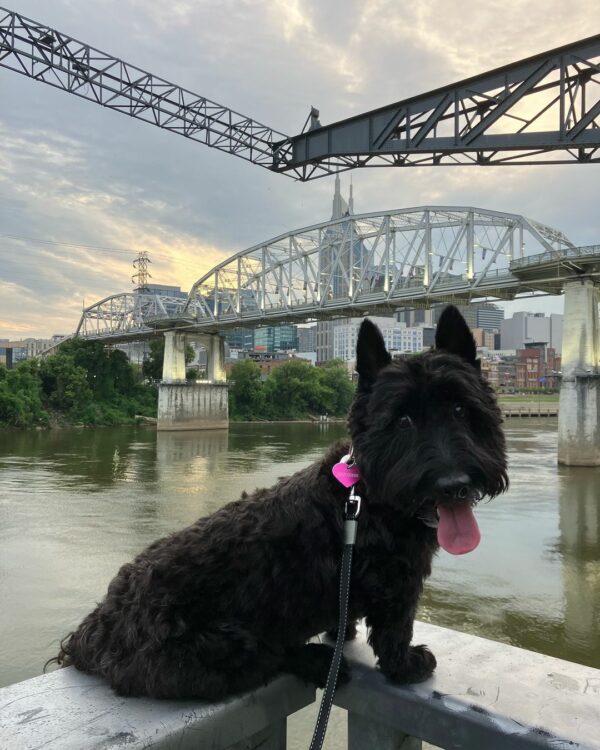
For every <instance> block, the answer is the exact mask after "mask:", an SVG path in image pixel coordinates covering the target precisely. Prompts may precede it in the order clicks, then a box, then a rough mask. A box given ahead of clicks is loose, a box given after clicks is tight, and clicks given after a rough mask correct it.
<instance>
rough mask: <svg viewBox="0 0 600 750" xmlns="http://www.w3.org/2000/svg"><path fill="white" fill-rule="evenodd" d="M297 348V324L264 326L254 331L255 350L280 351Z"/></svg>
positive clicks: (265, 351)
mask: <svg viewBox="0 0 600 750" xmlns="http://www.w3.org/2000/svg"><path fill="white" fill-rule="evenodd" d="M291 349H296V350H297V349H298V326H291V325H280V326H265V327H264V328H257V329H256V330H255V331H254V351H255V352H264V353H271V352H282V351H290V350H291Z"/></svg>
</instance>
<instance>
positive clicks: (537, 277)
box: [76, 206, 595, 341]
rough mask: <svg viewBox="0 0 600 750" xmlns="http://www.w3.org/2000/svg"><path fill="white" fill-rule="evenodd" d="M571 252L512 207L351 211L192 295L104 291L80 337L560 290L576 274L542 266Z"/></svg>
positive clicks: (287, 238)
mask: <svg viewBox="0 0 600 750" xmlns="http://www.w3.org/2000/svg"><path fill="white" fill-rule="evenodd" d="M576 255H577V249H576V248H574V246H573V244H572V243H571V242H570V241H569V240H568V239H567V238H566V237H565V236H564V235H563V234H562V232H559V231H558V230H556V229H552V228H551V227H547V226H545V225H543V224H539V223H537V222H535V221H532V220H530V219H526V218H524V217H523V216H518V215H516V214H507V213H500V212H495V211H488V210H484V209H478V208H472V207H460V206H451V207H448V206H422V207H419V208H409V209H402V210H397V211H387V212H385V213H370V214H361V215H356V216H345V217H343V218H341V219H336V220H334V221H328V222H324V223H321V224H315V225H313V226H310V227H304V228H303V229H298V230H296V231H293V232H288V233H287V234H284V235H280V236H279V237H275V238H273V239H271V240H268V241H266V242H263V243H261V244H259V245H255V246H254V247H251V248H248V249H247V250H243V251H242V252H240V253H237V254H236V255H234V256H232V257H231V258H229V259H228V260H226V261H224V262H223V263H220V264H219V265H217V266H215V267H214V268H213V269H212V270H211V271H210V272H209V273H207V274H205V275H204V276H203V277H202V278H201V279H199V280H198V281H197V282H196V283H195V284H194V286H193V287H192V290H191V291H190V294H189V296H188V299H187V300H184V301H182V300H180V299H175V298H173V299H166V298H164V297H161V296H160V295H156V294H148V293H143V292H136V293H127V294H120V295H114V296H112V297H107V298H106V299H104V300H101V301H100V302H98V303H96V304H95V305H91V306H90V307H88V308H87V309H86V310H85V311H84V314H83V316H82V319H81V321H80V323H79V327H78V329H77V334H76V335H79V336H84V337H87V338H98V339H105V340H107V341H108V340H127V339H136V338H145V337H147V336H151V335H155V334H156V332H157V331H158V332H160V331H162V330H164V329H166V328H178V329H183V330H187V331H189V332H194V331H196V332H207V333H215V332H221V331H223V330H225V329H227V328H233V327H237V326H250V327H254V326H261V325H275V324H277V323H283V322H286V321H287V322H301V321H306V320H315V319H322V318H330V317H340V316H352V315H362V314H364V313H371V314H376V313H378V312H390V311H393V310H394V309H396V308H398V307H407V306H408V307H415V306H418V307H428V306H430V305H431V304H432V303H434V302H454V303H458V304H465V303H468V302H470V301H472V300H476V299H484V298H497V299H511V298H513V297H514V296H515V295H517V294H521V293H524V292H530V291H531V290H532V289H545V288H546V287H545V286H544V285H545V284H546V285H547V284H552V285H554V286H552V290H554V289H555V287H556V285H557V284H558V287H557V288H558V290H559V291H560V285H561V283H562V281H561V279H562V278H563V277H564V275H565V274H567V275H569V274H572V271H571V270H569V268H568V267H567V266H565V265H564V264H563V266H564V267H563V266H561V268H562V270H561V271H557V270H556V268H555V267H554V266H553V267H551V268H550V270H548V268H547V267H546V266H548V264H550V265H551V264H552V263H553V264H554V265H555V266H556V264H561V263H562V261H561V260H560V259H561V258H567V259H568V260H569V262H572V260H573V257H575V256H576ZM539 257H543V258H544V259H545V260H544V263H545V264H546V265H544V267H543V268H542V271H541V272H540V271H539V268H538V264H536V263H533V264H529V263H528V260H529V259H530V258H539ZM577 257H578V256H577ZM594 258H595V256H594ZM594 258H592V261H593V262H595V260H594ZM592 261H590V258H588V259H587V261H586V263H589V262H592ZM548 267H550V266H548ZM553 293H557V292H555V291H553Z"/></svg>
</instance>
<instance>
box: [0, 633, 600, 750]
mask: <svg viewBox="0 0 600 750" xmlns="http://www.w3.org/2000/svg"><path fill="white" fill-rule="evenodd" d="M414 642H416V643H427V644H428V645H429V646H430V647H431V649H432V651H433V652H434V653H435V655H436V657H437V659H438V667H437V670H436V672H435V675H434V677H433V678H431V679H430V680H427V681H426V682H424V683H421V684H420V685H407V686H399V685H393V684H391V683H390V682H388V681H387V680H386V679H385V678H384V677H383V675H382V674H381V673H380V672H379V671H378V670H376V669H375V665H374V657H373V653H372V651H371V649H370V648H369V647H368V646H367V644H366V642H365V633H364V631H361V633H360V634H359V637H358V638H357V640H356V641H354V642H353V643H348V644H346V647H345V653H346V656H347V658H348V659H349V660H350V662H351V664H352V680H351V682H350V683H349V684H348V685H345V686H343V687H341V688H339V689H338V691H337V692H336V695H335V704H336V705H337V706H338V707H339V708H342V709H345V710H346V711H347V712H348V748H349V749H350V750H419V749H420V748H421V746H422V741H423V740H424V741H426V742H429V743H432V744H433V745H435V746H437V747H441V748H447V749H448V750H459V749H460V750H526V749H529V748H548V750H567V749H568V750H600V711H599V706H600V670H598V669H593V668H591V667H585V666H582V665H579V664H573V663H571V662H566V661H562V660H561V659H555V658H552V657H549V656H544V655H542V654H537V653H533V652H531V651H525V650H523V649H519V648H515V647H513V646H507V645H504V644H500V643H496V642H493V641H489V640H486V639H484V638H479V637H476V636H472V635H468V634H465V633H459V632H457V631H454V630H448V629H447V628H440V627H437V626H434V625H429V624H425V623H416V624H415V638H414ZM314 699H315V691H314V689H313V688H311V687H309V686H308V685H305V684H304V683H302V682H301V681H299V680H297V679H296V678H293V677H291V676H289V675H281V676H279V677H278V678H276V679H275V680H273V681H272V682H271V683H269V684H268V685H266V686H264V687H261V688H259V689H258V690H255V691H253V692H251V693H248V694H244V695H239V696H236V697H234V698H231V699H229V700H227V701H225V702H223V703H220V704H215V705H210V704H207V703H202V702H200V701H185V702H178V701H155V700H149V699H147V698H121V697H119V696H116V695H115V694H114V693H113V692H112V691H111V690H110V689H109V688H108V686H107V685H106V683H105V682H103V681H102V680H100V679H99V678H96V677H90V676H89V675H84V674H81V673H80V672H77V671H76V670H75V669H73V668H68V669H64V670H59V671H57V672H53V673H51V674H47V675H43V676H41V677H35V678H33V679H31V680H27V681H25V682H21V683H19V684H17V685H10V686H9V687H6V688H3V689H0V747H2V748H10V750H33V748H39V747H42V746H43V747H44V748H46V750H58V749H59V748H60V750H92V748H94V750H98V749H99V748H122V747H126V748H127V749H128V750H141V749H142V748H148V747H152V748H156V749H157V750H160V749H166V748H169V749H172V748H179V749H180V750H192V748H193V749H194V750H199V749H201V750H226V749H228V750H242V749H243V750H253V749H255V748H256V750H258V748H261V750H284V749H285V747H286V719H287V717H288V716H289V715H290V714H292V713H294V712H295V711H297V710H299V709H301V708H303V707H305V706H307V705H309V704H311V703H312V702H313V701H314ZM311 729H312V726H311V721H309V722H308V724H307V728H306V730H305V736H304V737H303V738H302V739H301V740H300V741H299V740H298V738H296V739H295V745H296V746H298V747H308V745H309V741H310V733H311ZM332 731H333V727H331V728H330V738H332V739H334V742H335V746H336V747H341V746H342V744H341V743H342V738H339V737H332V735H331V732H332Z"/></svg>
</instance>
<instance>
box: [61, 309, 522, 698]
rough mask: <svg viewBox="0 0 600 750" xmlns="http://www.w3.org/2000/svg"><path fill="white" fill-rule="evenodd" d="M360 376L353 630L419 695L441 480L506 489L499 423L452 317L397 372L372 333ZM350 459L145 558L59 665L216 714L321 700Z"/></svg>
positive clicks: (159, 545)
mask: <svg viewBox="0 0 600 750" xmlns="http://www.w3.org/2000/svg"><path fill="white" fill-rule="evenodd" d="M357 370H358V373H359V383H358V388H357V393H356V397H355V400H354V403H353V406H352V409H351V412H350V416H349V431H350V437H351V440H352V445H353V446H354V451H355V456H356V461H357V464H358V466H359V468H360V471H361V481H360V483H359V485H358V486H357V491H358V493H359V494H360V495H361V496H362V498H363V503H362V511H361V514H360V519H359V527H358V537H357V542H356V549H355V554H354V563H353V569H352V587H351V596H350V612H349V616H350V618H351V620H357V619H359V618H363V617H366V622H367V625H368V627H369V629H370V635H369V642H370V644H371V646H372V647H373V650H374V652H375V654H376V655H377V657H378V663H379V666H380V669H381V670H382V671H383V672H384V673H385V674H386V675H387V676H388V677H389V678H390V679H392V680H395V681H400V682H413V681H419V680H422V679H425V678H427V677H428V676H429V675H430V674H431V672H432V671H433V669H434V667H435V659H434V657H433V655H432V654H431V653H430V652H429V651H428V650H427V648H426V647H424V646H411V645H410V641H411V637H412V626H413V620H414V617H415V612H416V608H417V602H418V599H419V595H420V593H421V591H422V587H423V581H424V579H425V578H426V577H427V576H428V575H429V574H430V571H431V560H432V556H433V554H434V553H435V551H436V549H437V546H438V545H437V539H436V531H435V529H433V528H431V527H430V526H429V525H427V523H426V521H427V520H428V519H429V520H431V514H432V513H433V512H435V504H436V503H438V502H440V501H442V502H452V501H454V500H455V498H453V497H449V496H448V492H447V491H446V492H445V494H444V497H442V498H440V490H439V480H440V478H443V477H446V476H448V475H452V473H453V472H456V471H457V470H459V471H460V472H461V473H462V474H463V476H464V475H467V476H468V478H469V482H470V484H469V493H470V494H469V499H470V500H471V501H472V502H475V501H476V500H477V499H479V498H480V497H482V496H484V495H489V496H494V495H497V494H498V493H500V492H502V491H503V490H504V489H506V486H507V482H508V480H507V476H506V459H505V450H504V438H503V435H502V430H501V416H500V412H499V409H498V407H497V405H496V402H495V399H494V396H493V393H492V391H491V389H490V388H489V386H488V385H487V384H486V383H485V381H484V380H483V378H482V377H481V375H480V372H479V369H478V363H477V362H476V360H475V346H474V343H473V339H472V336H471V334H470V332H469V330H468V328H467V326H466V324H465V323H464V320H463V319H462V317H461V316H460V314H459V313H458V311H457V310H456V309H455V308H452V307H450V308H447V309H446V311H445V312H444V313H443V315H442V318H441V320H440V323H439V325H438V331H437V335H436V349H434V350H432V351H430V352H427V353H424V354H421V355H417V356H414V357H411V358H408V359H406V360H403V361H399V362H391V360H390V356H389V354H388V353H387V351H386V350H385V346H384V343H383V339H382V337H381V334H380V333H379V331H378V329H377V328H376V327H375V326H374V325H373V324H372V323H370V321H365V322H363V324H362V326H361V330H360V334H359V341H358V347H357ZM348 449H349V443H348V441H342V442H339V443H337V444H335V445H333V446H332V447H331V448H330V449H329V450H328V452H327V453H326V455H325V456H324V457H323V458H322V459H321V460H320V461H318V462H316V463H314V464H313V465H311V466H308V467H307V468H305V469H303V470H302V471H299V472H298V473H296V474H294V475H293V476H291V477H289V478H285V479H282V480H281V481H280V482H279V483H278V484H276V485H275V486H274V487H272V488H270V489H261V490H257V491H255V492H254V493H253V494H252V495H250V496H248V495H246V494H244V495H243V496H242V498H241V499H240V500H238V501H236V502H232V503H230V504H229V505H226V506H225V507H223V508H221V509H220V510H218V511H217V512H216V513H214V514H212V515H211V516H208V517H206V518H201V519H199V520H198V521H197V522H196V523H194V524H193V525H192V526H190V527H188V528H186V529H183V530H182V531H179V532H177V533H175V534H172V535H171V536H169V537H166V538H164V539H160V540H158V541H156V542H154V543H153V544H151V545H150V546H149V547H148V548H147V549H146V550H144V551H143V552H142V553H141V554H139V555H138V556H137V557H136V558H135V560H133V562H130V563H127V564H126V565H123V567H122V568H121V569H120V570H119V572H118V573H117V575H116V577H115V578H114V579H113V580H112V582H111V583H110V585H109V587H108V592H107V594H106V597H105V598H104V600H103V601H102V602H101V603H100V604H99V605H98V606H97V607H96V609H95V610H94V611H93V612H91V613H90V614H89V615H88V616H87V617H86V618H85V619H84V620H83V622H82V623H81V624H80V626H79V627H78V628H77V630H76V631H75V632H74V633H71V634H70V635H69V636H68V637H67V638H65V639H64V641H63V643H62V648H61V652H60V654H59V656H58V661H59V663H61V664H63V665H66V664H74V665H75V666H76V667H77V668H78V669H81V670H83V671H85V672H89V673H92V674H99V675H102V676H104V677H106V678H107V679H108V680H109V681H110V684H111V685H112V686H113V688H114V689H115V690H116V691H117V692H118V693H119V694H122V695H148V696H153V697H160V698H203V699H207V700H212V701H214V700H219V699H221V698H223V697H225V696H227V695H230V694H232V693H236V692H240V691H244V690H247V689H250V688H254V687H256V686H258V685H260V684H262V683H265V682H266V681H268V680H269V679H270V678H271V677H273V676H274V675H275V674H276V673H277V672H279V671H290V672H293V673H295V674H297V675H299V676H301V677H302V678H304V679H306V680H310V681H312V682H314V683H316V684H318V685H323V683H324V681H325V677H326V674H327V670H328V667H329V661H330V658H331V649H330V647H329V646H326V645H322V644H307V641H308V639H310V638H311V637H312V636H314V635H316V634H317V633H320V632H322V631H331V630H334V629H335V626H336V623H337V618H338V569H339V562H340V557H341V553H342V544H343V542H342V539H343V533H342V527H343V508H344V502H345V500H346V498H347V495H348V490H346V489H344V488H343V487H342V486H341V485H340V484H338V482H337V481H336V480H335V479H333V477H332V475H331V470H332V466H333V465H334V464H335V463H336V462H337V461H339V459H340V457H341V456H343V455H344V454H345V453H346V452H347V451H348ZM353 634H354V630H353V628H352V626H351V627H350V628H349V631H348V634H347V636H348V637H352V636H353ZM341 676H342V679H347V678H348V672H347V667H346V665H344V669H343V670H342V675H341Z"/></svg>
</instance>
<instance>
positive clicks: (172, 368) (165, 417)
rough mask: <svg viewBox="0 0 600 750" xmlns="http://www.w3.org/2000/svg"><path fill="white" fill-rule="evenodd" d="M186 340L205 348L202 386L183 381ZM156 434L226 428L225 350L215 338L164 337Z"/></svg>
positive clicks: (175, 334) (168, 334)
mask: <svg viewBox="0 0 600 750" xmlns="http://www.w3.org/2000/svg"><path fill="white" fill-rule="evenodd" d="M188 338H194V339H198V340H200V342H201V343H202V345H203V346H204V347H205V348H206V355H207V376H208V379H207V380H206V381H204V382H188V381H186V378H185V345H186V340H187V339H188ZM157 426H158V429H159V430H209V429H223V428H227V427H229V399H228V385H227V383H226V377H225V347H224V342H223V339H222V338H221V337H220V336H217V335H210V336H209V335H197V334H184V333H180V332H178V331H167V332H166V333H165V357H164V362H163V380H162V382H161V384H160V385H159V387H158V425H157Z"/></svg>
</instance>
